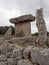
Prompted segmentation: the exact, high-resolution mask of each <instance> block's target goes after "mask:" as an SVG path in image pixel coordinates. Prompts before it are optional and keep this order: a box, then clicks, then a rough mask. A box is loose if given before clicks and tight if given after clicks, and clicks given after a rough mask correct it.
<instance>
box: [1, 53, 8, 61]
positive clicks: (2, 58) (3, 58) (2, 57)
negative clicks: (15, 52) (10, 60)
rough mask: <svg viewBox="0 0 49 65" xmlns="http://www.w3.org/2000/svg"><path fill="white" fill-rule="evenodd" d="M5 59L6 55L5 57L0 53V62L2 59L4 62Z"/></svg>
mask: <svg viewBox="0 0 49 65" xmlns="http://www.w3.org/2000/svg"><path fill="white" fill-rule="evenodd" d="M6 60H7V57H6V55H3V54H2V55H0V62H1V61H3V62H5V61H6Z"/></svg>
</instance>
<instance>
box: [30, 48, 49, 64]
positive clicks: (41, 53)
mask: <svg viewBox="0 0 49 65" xmlns="http://www.w3.org/2000/svg"><path fill="white" fill-rule="evenodd" d="M31 61H32V62H33V63H36V64H39V65H49V49H43V50H37V49H32V51H31Z"/></svg>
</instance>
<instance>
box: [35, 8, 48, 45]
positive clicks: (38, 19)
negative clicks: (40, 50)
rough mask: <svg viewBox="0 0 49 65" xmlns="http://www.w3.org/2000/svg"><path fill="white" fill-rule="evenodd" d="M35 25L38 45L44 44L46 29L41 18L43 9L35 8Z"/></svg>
mask: <svg viewBox="0 0 49 65" xmlns="http://www.w3.org/2000/svg"><path fill="white" fill-rule="evenodd" d="M36 26H37V28H38V32H39V35H38V41H39V44H40V45H43V46H46V40H47V29H46V24H45V21H44V18H43V9H42V8H41V9H37V11H36Z"/></svg>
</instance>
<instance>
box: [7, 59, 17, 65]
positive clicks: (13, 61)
mask: <svg viewBox="0 0 49 65" xmlns="http://www.w3.org/2000/svg"><path fill="white" fill-rule="evenodd" d="M7 63H8V65H16V64H17V63H16V60H15V59H13V58H8V59H7Z"/></svg>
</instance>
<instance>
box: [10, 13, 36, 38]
mask: <svg viewBox="0 0 49 65" xmlns="http://www.w3.org/2000/svg"><path fill="white" fill-rule="evenodd" d="M34 20H35V17H34V16H33V15H31V14H28V15H23V16H20V17H17V18H12V19H10V22H11V23H14V24H15V35H16V36H17V37H26V36H31V24H30V22H32V21H34Z"/></svg>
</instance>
